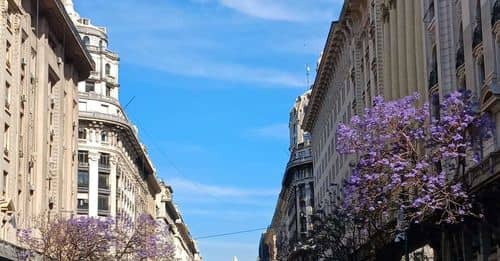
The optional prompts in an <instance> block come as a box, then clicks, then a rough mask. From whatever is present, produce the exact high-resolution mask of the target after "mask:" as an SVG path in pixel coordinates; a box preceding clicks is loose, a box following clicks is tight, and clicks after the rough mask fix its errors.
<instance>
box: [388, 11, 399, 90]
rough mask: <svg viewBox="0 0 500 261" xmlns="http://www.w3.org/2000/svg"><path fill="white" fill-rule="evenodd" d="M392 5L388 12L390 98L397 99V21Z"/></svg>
mask: <svg viewBox="0 0 500 261" xmlns="http://www.w3.org/2000/svg"><path fill="white" fill-rule="evenodd" d="M394 5H395V4H392V6H391V7H390V11H389V22H390V31H391V33H390V37H391V49H390V52H391V54H390V56H391V87H390V88H391V98H392V99H396V98H398V97H399V78H398V59H397V58H398V48H397V44H398V39H397V27H396V26H397V20H396V18H397V17H396V7H395V6H394Z"/></svg>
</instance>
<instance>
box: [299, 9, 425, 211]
mask: <svg viewBox="0 0 500 261" xmlns="http://www.w3.org/2000/svg"><path fill="white" fill-rule="evenodd" d="M421 5H422V3H421V2H420V1H404V0H401V1H387V0H348V1H345V2H344V5H343V8H342V12H341V14H340V17H339V20H338V21H337V22H334V23H332V25H331V28H330V31H329V34H328V38H327V40H326V44H325V48H324V50H323V52H322V55H321V57H320V60H319V62H318V68H317V75H316V79H315V82H314V85H313V89H312V93H311V101H310V105H309V110H308V111H307V113H306V116H305V119H304V124H303V128H304V130H305V131H308V132H310V133H311V136H312V154H313V166H314V192H315V198H316V201H315V205H316V207H317V208H323V209H324V210H325V211H328V210H329V209H328V208H330V207H332V206H333V205H335V204H339V203H340V202H341V200H342V194H343V192H342V184H344V182H345V179H346V177H347V176H348V175H349V173H350V167H349V163H350V162H351V161H352V160H353V159H351V158H349V157H346V156H341V155H339V154H338V153H337V152H336V148H335V130H336V129H337V126H338V124H339V123H343V122H348V121H349V120H350V119H351V117H352V116H353V115H355V114H357V113H360V112H362V110H363V109H364V108H366V107H369V106H371V104H372V101H373V98H374V97H375V96H378V95H383V96H384V97H385V98H386V99H389V100H390V99H396V98H399V97H403V96H406V95H409V94H412V93H414V92H420V93H423V95H426V93H427V92H426V89H425V79H426V78H425V71H424V68H423V67H424V66H423V64H424V57H423V52H424V49H423V43H424V41H423V35H422V33H421V32H422V28H423V22H422V21H421V20H422V19H421V17H422V15H421V13H422V12H421Z"/></svg>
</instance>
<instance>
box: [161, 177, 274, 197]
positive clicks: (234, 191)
mask: <svg viewBox="0 0 500 261" xmlns="http://www.w3.org/2000/svg"><path fill="white" fill-rule="evenodd" d="M167 183H168V184H169V185H171V186H172V188H173V189H174V193H176V194H177V193H178V192H180V193H181V194H186V193H188V194H190V195H198V196H208V197H215V198H231V197H232V198H255V197H275V196H276V195H277V194H278V193H279V190H276V189H246V188H236V187H225V186H218V185H208V184H202V183H198V182H195V181H191V180H188V179H183V178H172V179H168V180H167Z"/></svg>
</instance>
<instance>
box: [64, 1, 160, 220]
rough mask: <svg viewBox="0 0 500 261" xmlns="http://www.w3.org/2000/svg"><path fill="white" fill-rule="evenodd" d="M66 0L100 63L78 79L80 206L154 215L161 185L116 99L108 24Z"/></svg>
mask: <svg viewBox="0 0 500 261" xmlns="http://www.w3.org/2000/svg"><path fill="white" fill-rule="evenodd" d="M64 2H65V5H66V7H67V10H68V13H69V14H70V16H71V18H72V19H73V21H74V23H75V24H76V28H77V29H78V32H79V33H80V37H81V39H82V43H83V44H84V45H85V47H86V48H87V50H88V51H89V52H90V54H91V56H92V59H93V60H94V61H95V64H96V67H95V70H94V71H92V72H91V74H90V77H89V78H88V79H86V80H85V81H81V82H80V83H79V84H78V109H79V122H78V172H77V180H78V193H77V197H76V201H77V209H76V212H77V213H78V214H81V215H89V216H116V215H122V216H128V217H130V218H132V219H134V218H135V217H137V216H138V215H140V214H143V213H147V214H150V215H151V216H154V215H155V208H156V204H155V199H156V194H157V193H160V191H161V190H160V186H159V182H158V180H157V178H156V173H155V169H154V167H153V165H152V163H151V160H150V158H149V156H148V154H147V151H146V148H145V147H144V145H143V144H142V143H141V141H140V140H139V136H138V131H137V128H136V127H135V126H134V125H133V124H132V123H131V122H130V121H129V120H128V118H127V115H126V114H125V111H124V110H123V108H122V107H121V105H120V102H119V100H118V94H119V89H120V84H119V81H118V79H119V78H118V76H119V67H118V65H119V60H120V59H119V57H118V54H116V53H114V52H112V51H110V50H109V49H108V35H107V31H106V28H105V27H101V26H96V25H93V24H92V23H91V21H90V20H89V19H87V18H81V17H80V16H79V15H78V13H77V12H76V11H75V10H74V8H73V3H72V0H65V1H64Z"/></svg>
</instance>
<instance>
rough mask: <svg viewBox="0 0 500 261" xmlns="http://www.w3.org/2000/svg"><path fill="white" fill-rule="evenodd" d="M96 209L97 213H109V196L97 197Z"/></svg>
mask: <svg viewBox="0 0 500 261" xmlns="http://www.w3.org/2000/svg"><path fill="white" fill-rule="evenodd" d="M97 209H98V210H99V211H109V196H107V195H99V197H98V199H97Z"/></svg>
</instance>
